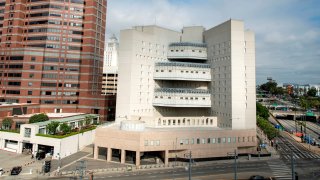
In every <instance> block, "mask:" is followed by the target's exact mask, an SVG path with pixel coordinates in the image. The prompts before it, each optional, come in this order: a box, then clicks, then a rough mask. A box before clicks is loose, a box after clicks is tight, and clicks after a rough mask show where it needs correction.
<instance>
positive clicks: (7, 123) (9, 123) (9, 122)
mask: <svg viewBox="0 0 320 180" xmlns="http://www.w3.org/2000/svg"><path fill="white" fill-rule="evenodd" d="M12 124H13V120H12V119H11V118H9V117H6V118H4V119H3V120H2V128H5V127H8V128H9V130H10V129H11V126H12Z"/></svg>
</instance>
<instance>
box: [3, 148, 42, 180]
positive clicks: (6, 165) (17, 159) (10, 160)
mask: <svg viewBox="0 0 320 180" xmlns="http://www.w3.org/2000/svg"><path fill="white" fill-rule="evenodd" d="M41 163H42V162H41V161H37V160H35V159H31V155H25V154H17V153H14V152H8V151H4V150H0V168H3V170H4V172H5V173H4V174H3V176H8V175H10V170H11V169H12V168H13V167H15V166H22V171H21V173H20V174H30V171H32V172H33V173H35V172H36V171H37V170H40V168H41Z"/></svg>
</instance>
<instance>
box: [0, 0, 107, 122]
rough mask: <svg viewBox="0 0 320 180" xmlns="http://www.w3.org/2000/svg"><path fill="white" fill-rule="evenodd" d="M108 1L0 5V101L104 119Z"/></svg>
mask: <svg viewBox="0 0 320 180" xmlns="http://www.w3.org/2000/svg"><path fill="white" fill-rule="evenodd" d="M106 4H107V3H106V0H0V89H1V91H0V101H2V102H4V101H5V102H19V103H39V104H40V111H41V112H64V113H67V112H83V113H95V114H100V115H101V116H102V118H104V117H106V110H105V109H106V108H105V104H106V100H105V98H104V97H103V96H101V95H100V94H101V80H102V68H103V53H104V39H105V22H106Z"/></svg>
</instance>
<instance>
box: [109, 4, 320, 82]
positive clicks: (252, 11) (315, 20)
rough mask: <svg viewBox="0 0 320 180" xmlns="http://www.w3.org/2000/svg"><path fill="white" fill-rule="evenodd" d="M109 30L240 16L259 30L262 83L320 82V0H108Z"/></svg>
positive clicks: (177, 26) (174, 25) (259, 77)
mask: <svg viewBox="0 0 320 180" xmlns="http://www.w3.org/2000/svg"><path fill="white" fill-rule="evenodd" d="M107 11H108V12H107V36H108V37H109V36H110V35H112V34H116V35H117V36H119V31H120V30H121V29H126V28H130V27H132V26H136V25H151V24H157V25H159V26H163V27H166V28H170V29H173V30H177V31H180V30H181V28H182V27H183V26H192V25H202V26H204V27H206V28H207V29H209V28H211V27H213V26H215V25H218V24H220V23H222V22H224V21H226V20H228V19H230V18H231V19H241V20H243V21H244V23H245V27H246V29H250V30H253V31H254V32H255V34H256V75H257V76H256V77H257V84H261V83H264V82H266V81H267V80H266V79H267V77H272V78H273V79H275V80H276V81H277V82H278V83H289V82H291V83H300V84H307V83H311V84H319V83H320V2H319V1H317V0H303V1H302V0H268V1H264V0H220V1H218V0H108V8H107Z"/></svg>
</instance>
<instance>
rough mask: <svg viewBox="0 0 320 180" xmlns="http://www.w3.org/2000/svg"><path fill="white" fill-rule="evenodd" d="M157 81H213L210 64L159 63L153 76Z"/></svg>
mask: <svg viewBox="0 0 320 180" xmlns="http://www.w3.org/2000/svg"><path fill="white" fill-rule="evenodd" d="M153 79H155V80H184V81H211V69H210V65H209V64H200V63H181V62H158V63H156V64H155V72H154V75H153Z"/></svg>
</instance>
